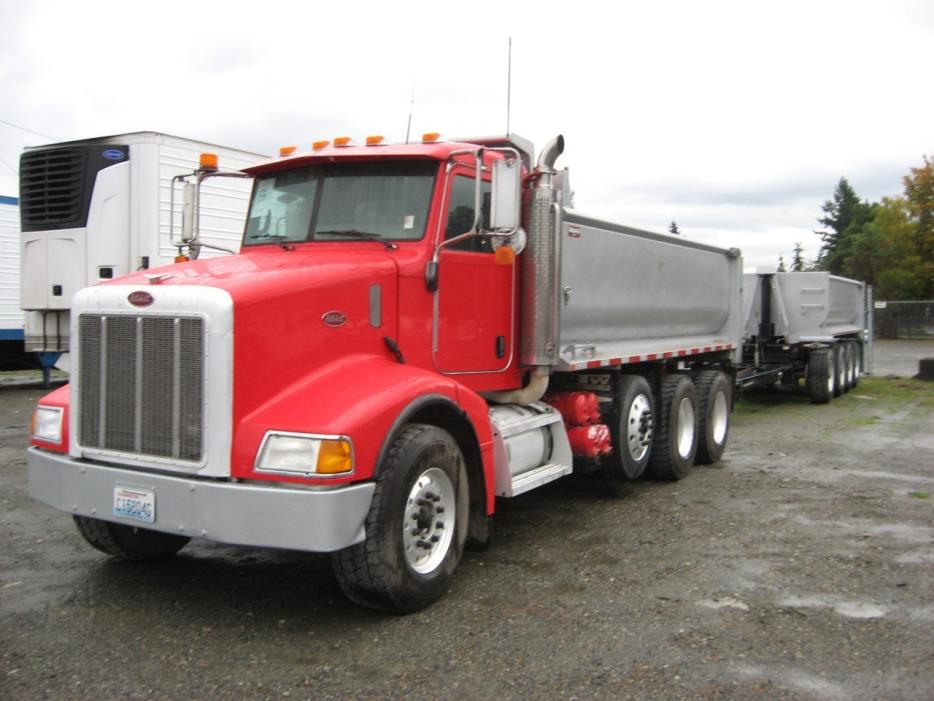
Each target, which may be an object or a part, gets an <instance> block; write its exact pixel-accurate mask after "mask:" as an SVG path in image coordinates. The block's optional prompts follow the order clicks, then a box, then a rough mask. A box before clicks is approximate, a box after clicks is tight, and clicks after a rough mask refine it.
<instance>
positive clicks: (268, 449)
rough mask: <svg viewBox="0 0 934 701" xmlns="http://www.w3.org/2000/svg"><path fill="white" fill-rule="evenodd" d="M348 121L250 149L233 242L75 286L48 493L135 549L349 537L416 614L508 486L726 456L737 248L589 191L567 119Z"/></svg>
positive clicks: (341, 548) (46, 431)
mask: <svg viewBox="0 0 934 701" xmlns="http://www.w3.org/2000/svg"><path fill="white" fill-rule="evenodd" d="M347 141H348V140H347V139H344V138H341V139H337V140H335V143H333V144H331V143H329V142H316V143H315V144H314V147H313V149H312V150H311V151H309V152H307V153H295V152H294V151H292V149H284V150H283V155H281V156H280V157H279V158H277V159H273V160H270V161H267V162H264V163H261V164H258V165H256V166H254V167H250V168H247V169H245V172H246V173H247V174H249V175H250V176H252V177H253V179H254V182H253V191H252V198H251V203H250V208H249V212H248V219H247V224H246V227H245V232H244V236H243V242H242V246H241V250H240V252H239V254H238V255H235V256H230V257H226V258H214V259H208V260H191V261H188V262H183V263H180V264H176V265H170V266H166V267H162V268H158V269H154V270H148V271H145V272H138V273H131V274H130V275H127V276H124V277H121V278H119V279H114V280H111V281H106V282H103V283H101V284H98V285H95V286H93V287H89V288H86V289H84V290H82V291H81V292H79V293H78V294H77V295H76V297H75V300H74V304H73V307H72V310H73V314H72V327H71V339H72V345H71V349H72V353H73V354H74V363H73V365H74V372H73V375H72V379H71V383H70V385H68V386H65V387H62V388H60V389H58V390H56V391H55V392H53V393H51V394H49V395H47V396H46V397H44V398H43V399H42V400H40V402H39V405H38V407H37V410H36V414H35V419H34V428H33V432H32V446H31V447H30V448H29V453H28V465H29V468H28V469H29V483H30V492H31V494H32V495H33V496H34V497H35V498H37V499H39V500H41V501H43V502H46V503H48V504H51V505H52V506H55V507H57V508H59V509H61V510H63V511H67V512H69V513H71V514H73V516H74V520H75V522H76V524H77V527H78V530H79V531H80V532H81V534H82V535H83V536H84V538H85V539H86V540H87V541H88V542H89V543H90V544H91V545H93V546H94V547H96V548H98V549H100V550H102V551H104V552H106V553H109V554H111V555H114V556H116V557H120V558H124V559H137V560H139V559H152V558H158V557H164V556H168V555H171V554H174V553H175V552H177V551H178V550H179V549H180V548H182V547H183V546H184V545H185V543H186V542H188V540H189V539H190V538H207V539H212V540H216V541H220V542H225V543H233V544H240V545H246V546H269V547H277V548H291V549H296V550H303V551H315V552H329V553H333V555H332V563H333V567H334V570H335V573H336V576H337V579H338V581H339V582H340V585H341V587H342V589H343V591H344V592H345V593H346V595H347V596H348V597H349V598H350V599H352V600H354V601H356V602H358V603H362V604H365V605H370V606H375V607H379V608H384V609H388V610H391V611H397V612H409V611H415V610H418V609H420V608H422V607H424V606H427V605H428V604H430V603H431V602H433V601H435V600H436V599H438V598H439V597H440V596H441V595H442V594H443V593H444V592H445V591H446V589H447V587H448V582H449V580H450V578H451V576H452V574H453V573H454V570H455V568H456V567H457V564H458V561H459V560H460V557H461V553H462V551H463V548H464V547H465V545H468V546H469V545H472V546H475V547H485V546H486V545H487V544H488V542H489V539H490V521H491V517H492V515H493V514H494V512H495V510H496V504H497V500H498V499H501V498H510V497H515V496H517V495H520V494H522V493H524V492H527V491H529V490H531V489H534V488H536V487H539V486H542V485H544V484H547V483H549V482H552V481H553V480H556V479H558V478H560V477H562V476H564V475H567V474H569V473H571V472H572V470H575V469H577V470H590V469H592V470H601V471H605V472H607V473H609V474H610V475H611V476H612V475H615V476H618V477H623V478H629V479H635V478H637V477H639V476H640V475H641V474H642V473H643V471H646V470H648V471H649V472H650V473H651V474H652V475H654V476H656V477H658V478H662V479H680V478H682V477H684V476H685V475H686V473H687V472H688V470H689V469H690V468H691V466H692V464H694V463H695V462H697V463H711V462H715V461H716V460H717V459H719V457H720V455H721V453H722V452H723V450H724V448H725V446H726V443H727V435H728V430H729V417H730V410H731V407H732V389H733V386H734V381H735V377H734V372H735V367H736V363H737V362H738V361H739V353H740V337H741V336H740V334H741V327H742V316H741V309H740V287H741V274H742V272H741V271H742V263H741V258H740V257H739V252H738V251H736V250H723V249H720V248H715V247H712V246H708V245H704V244H702V243H698V242H692V241H690V240H686V239H684V238H681V237H676V236H669V235H666V234H654V233H650V232H646V231H640V230H637V229H633V228H629V227H626V226H621V225H617V224H612V223H609V222H605V221H599V220H597V219H593V218H590V217H586V216H583V215H581V214H579V213H577V212H575V211H573V210H572V209H570V208H569V206H568V203H569V200H570V186H569V179H568V172H567V170H566V169H565V170H562V171H558V170H556V168H555V161H556V159H557V158H558V156H559V155H560V154H561V153H562V151H563V149H564V140H563V138H562V137H557V138H555V139H554V140H552V141H551V142H550V143H549V144H548V145H547V146H546V147H545V148H544V149H543V150H542V152H541V153H540V155H539V157H538V160H537V163H535V162H534V161H533V159H534V156H533V147H532V144H531V143H529V142H528V141H526V140H524V139H521V138H520V137H518V136H515V135H509V136H508V137H490V138H477V139H464V140H458V141H451V142H442V141H439V140H437V138H436V135H426V136H425V138H424V140H423V142H422V143H420V144H410V145H383V144H382V141H381V138H380V137H370V138H368V139H367V145H365V146H363V145H361V146H353V145H350V144H348V143H347ZM533 163H535V164H534V165H533Z"/></svg>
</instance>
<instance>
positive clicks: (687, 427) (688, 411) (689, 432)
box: [678, 397, 694, 458]
mask: <svg viewBox="0 0 934 701" xmlns="http://www.w3.org/2000/svg"><path fill="white" fill-rule="evenodd" d="M693 447H694V402H692V401H691V400H690V399H689V398H688V397H684V398H683V399H682V400H681V401H680V402H679V403H678V455H680V456H681V457H682V458H686V457H688V456H689V455H690V454H691V449H692V448H693Z"/></svg>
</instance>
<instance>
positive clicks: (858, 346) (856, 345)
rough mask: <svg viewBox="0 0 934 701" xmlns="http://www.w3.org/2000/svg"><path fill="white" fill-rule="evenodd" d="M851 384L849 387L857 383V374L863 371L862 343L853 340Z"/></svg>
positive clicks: (853, 386)
mask: <svg viewBox="0 0 934 701" xmlns="http://www.w3.org/2000/svg"><path fill="white" fill-rule="evenodd" d="M852 345H853V384H851V385H850V388H851V389H852V388H855V387H856V385H858V384H859V376H860V374H861V373H862V371H863V344H862V343H861V342H860V341H853V343H852Z"/></svg>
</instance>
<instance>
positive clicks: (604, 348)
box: [557, 208, 742, 370]
mask: <svg viewBox="0 0 934 701" xmlns="http://www.w3.org/2000/svg"><path fill="white" fill-rule="evenodd" d="M559 232H560V235H559V239H560V240H559V242H558V246H559V249H560V261H561V264H560V274H559V280H560V283H559V288H558V294H559V302H558V319H559V322H558V323H559V334H558V338H559V344H558V350H559V361H558V363H557V366H558V369H560V370H579V369H582V368H587V367H601V366H613V365H624V364H627V363H636V362H645V361H654V360H663V359H670V358H679V357H691V356H697V355H701V354H705V353H711V352H717V351H721V352H722V351H729V352H730V354H731V356H732V357H733V358H734V359H735V360H737V361H738V359H739V353H740V346H741V343H740V342H741V329H742V311H741V309H740V289H741V285H742V259H741V258H740V254H739V251H737V250H735V249H732V250H727V249H722V248H717V247H714V246H709V245H706V244H703V243H699V242H697V241H692V240H690V239H686V238H683V237H681V236H672V235H668V234H656V233H652V232H649V231H642V230H639V229H634V228H631V227H628V226H622V225H619V224H613V223H610V222H606V221H600V220H598V219H593V218H590V217H586V216H584V215H581V214H579V213H577V212H574V211H573V210H568V209H563V208H562V210H561V223H560V227H559Z"/></svg>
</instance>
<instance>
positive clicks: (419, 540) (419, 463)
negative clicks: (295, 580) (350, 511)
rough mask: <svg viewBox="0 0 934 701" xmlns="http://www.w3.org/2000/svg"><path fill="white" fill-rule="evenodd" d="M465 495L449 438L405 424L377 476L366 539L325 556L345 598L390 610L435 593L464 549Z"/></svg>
mask: <svg viewBox="0 0 934 701" xmlns="http://www.w3.org/2000/svg"><path fill="white" fill-rule="evenodd" d="M468 499H469V489H468V485H467V470H466V468H465V466H464V458H463V456H462V455H461V452H460V450H459V449H458V447H457V444H456V443H455V442H454V439H453V438H451V436H450V435H449V434H448V433H447V432H446V431H443V430H441V429H440V428H437V427H435V426H429V425H426V424H410V425H409V426H406V427H405V428H404V429H403V430H402V432H401V433H400V434H399V435H398V436H397V437H396V439H395V440H394V441H393V443H392V446H391V447H390V450H389V453H388V454H387V456H386V460H385V462H384V463H383V465H382V466H381V469H380V472H379V476H378V477H377V478H376V490H375V491H374V493H373V501H372V503H371V505H370V511H369V513H368V514H367V518H366V540H364V541H363V542H362V543H358V544H356V545H352V546H350V547H349V548H344V549H343V550H340V551H338V552H336V553H334V555H333V557H332V560H331V562H332V565H333V568H334V574H335V575H336V577H337V581H338V582H339V583H340V586H341V589H343V591H344V594H346V596H347V598H349V599H350V600H352V601H355V602H356V603H358V604H362V605H364V606H372V607H374V608H381V609H386V610H388V611H394V612H396V613H410V612H412V611H418V610H419V609H422V608H425V607H426V606H428V605H429V604H431V603H433V602H434V601H436V600H437V599H439V598H440V597H441V596H442V595H443V594H444V592H445V591H447V587H448V582H449V581H450V579H451V576H452V575H453V574H454V570H455V568H456V567H457V563H458V562H459V561H460V557H461V553H462V552H463V549H464V541H465V540H466V537H467V519H468V511H469V504H468Z"/></svg>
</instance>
